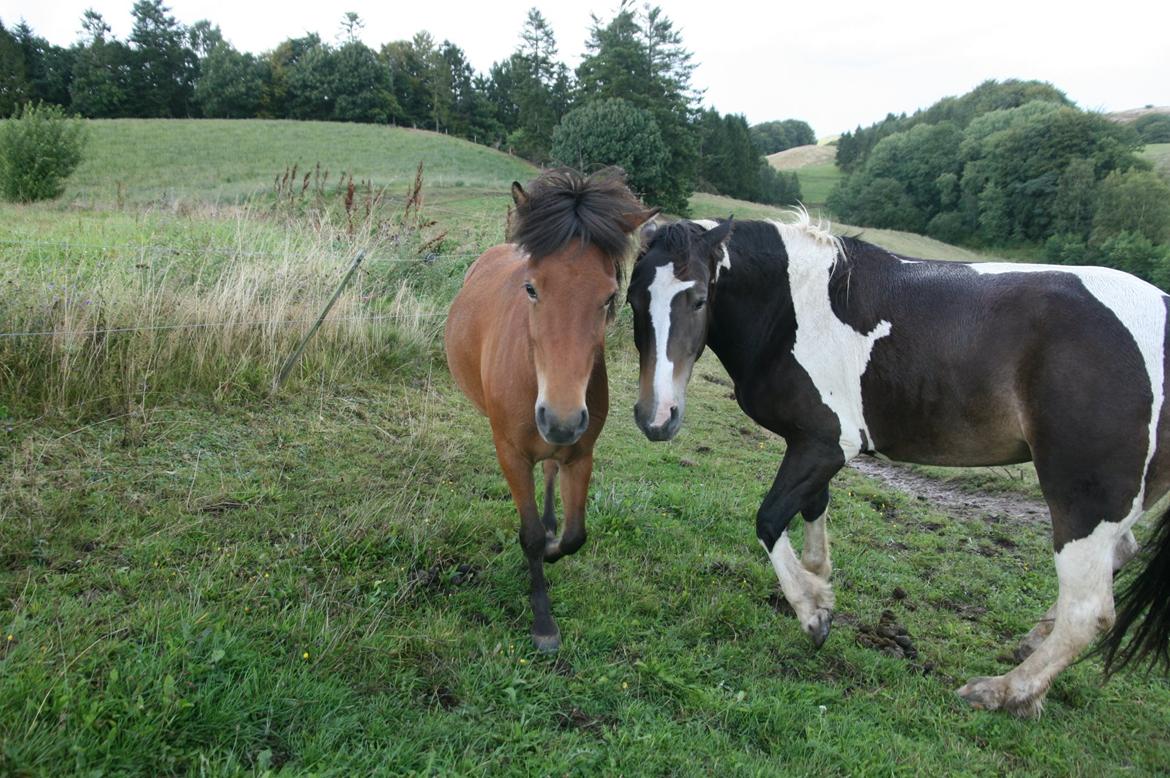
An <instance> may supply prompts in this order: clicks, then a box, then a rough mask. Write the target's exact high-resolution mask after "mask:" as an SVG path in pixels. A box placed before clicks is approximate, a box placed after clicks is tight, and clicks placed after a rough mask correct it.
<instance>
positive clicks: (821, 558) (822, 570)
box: [800, 510, 833, 580]
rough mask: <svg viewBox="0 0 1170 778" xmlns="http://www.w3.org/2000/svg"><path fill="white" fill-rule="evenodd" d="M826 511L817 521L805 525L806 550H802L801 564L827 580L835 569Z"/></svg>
mask: <svg viewBox="0 0 1170 778" xmlns="http://www.w3.org/2000/svg"><path fill="white" fill-rule="evenodd" d="M828 514H829V512H828V510H825V512H824V513H822V514H821V515H820V516H818V517H817V519H816V521H806V522H805V523H804V548H802V549H801V550H800V563H801V565H803V566H804V569H805V570H808V571H809V572H810V573H812V574H814V575H816V576H817V577H819V578H823V579H825V580H828V579H829V573H830V572H831V571H832V569H833V563H832V561H831V560H830V559H829V531H828V528H827V527H826V521H825V519H826V518H827V517H828Z"/></svg>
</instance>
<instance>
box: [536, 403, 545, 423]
mask: <svg viewBox="0 0 1170 778" xmlns="http://www.w3.org/2000/svg"><path fill="white" fill-rule="evenodd" d="M536 423H537V424H539V425H540V426H541V427H547V426H548V414H547V413H546V412H545V407H544V406H543V405H538V406H536Z"/></svg>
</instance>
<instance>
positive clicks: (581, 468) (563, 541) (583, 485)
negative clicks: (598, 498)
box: [544, 454, 593, 562]
mask: <svg viewBox="0 0 1170 778" xmlns="http://www.w3.org/2000/svg"><path fill="white" fill-rule="evenodd" d="M592 475H593V454H586V455H585V456H582V457H579V458H577V459H575V460H573V461H572V462H569V463H566V464H562V465H561V502H562V503H564V508H565V525H564V529H563V530H562V532H561V536H560V537H559V538H556V537H554V538H553V539H552V540H551V541H550V542H549V544H548V546H546V547H545V551H544V561H546V562H555V561H557V560H558V559H560V558H561V557H563V556H568V555H569V554H573V553H575V552H576V551H577V549H579V548H581V546H583V545H584V544H585V504H586V502H587V497H588V495H589V479H590V477H591V476H592Z"/></svg>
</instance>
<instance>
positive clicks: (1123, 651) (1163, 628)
mask: <svg viewBox="0 0 1170 778" xmlns="http://www.w3.org/2000/svg"><path fill="white" fill-rule="evenodd" d="M1140 557H1141V559H1142V561H1143V562H1144V563H1145V566H1144V567H1143V568H1142V569H1141V570H1140V571H1139V572H1138V573H1137V574H1136V575H1134V576H1133V577H1132V578H1130V580H1129V582H1128V583H1127V584H1126V585H1125V588H1124V589H1123V590H1122V591H1121V593H1120V594H1119V595H1118V596H1117V599H1116V606H1117V607H1116V611H1117V620H1116V621H1115V622H1114V623H1113V627H1112V628H1110V630H1109V631H1108V632H1107V633H1106V634H1105V636H1104V637H1103V638H1102V639H1101V642H1100V643H1099V644H1098V646H1097V648H1096V649H1095V651H1094V653H1098V654H1100V655H1101V656H1102V657H1103V658H1104V660H1105V676H1106V677H1109V676H1111V675H1112V674H1113V673H1114V672H1116V671H1118V670H1121V669H1122V668H1124V667H1125V666H1126V665H1128V664H1130V663H1131V662H1136V663H1137V664H1148V665H1149V667H1150V668H1151V669H1156V668H1161V669H1162V670H1164V671H1170V509H1168V510H1167V511H1166V513H1164V514H1162V518H1161V520H1160V521H1159V522H1158V526H1157V527H1156V528H1155V529H1154V533H1153V535H1152V536H1151V538H1150V540H1149V542H1148V543H1146V545H1145V548H1144V549H1143V551H1142V553H1141V554H1140ZM1143 613H1144V614H1145V618H1144V619H1143V618H1142V614H1143ZM1139 620H1140V621H1139ZM1135 625H1136V626H1135ZM1131 627H1133V628H1134V630H1133V635H1132V636H1131V637H1130V639H1129V642H1128V643H1125V637H1126V633H1127V632H1129V631H1130V628H1131ZM1123 644H1124V645H1123Z"/></svg>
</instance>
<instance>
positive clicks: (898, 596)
mask: <svg viewBox="0 0 1170 778" xmlns="http://www.w3.org/2000/svg"><path fill="white" fill-rule="evenodd" d="M891 596H892V597H893V598H894V599H895V600H904V599H906V590H905V589H903V588H902V587H901V586H895V587H894V591H893V592H891Z"/></svg>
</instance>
